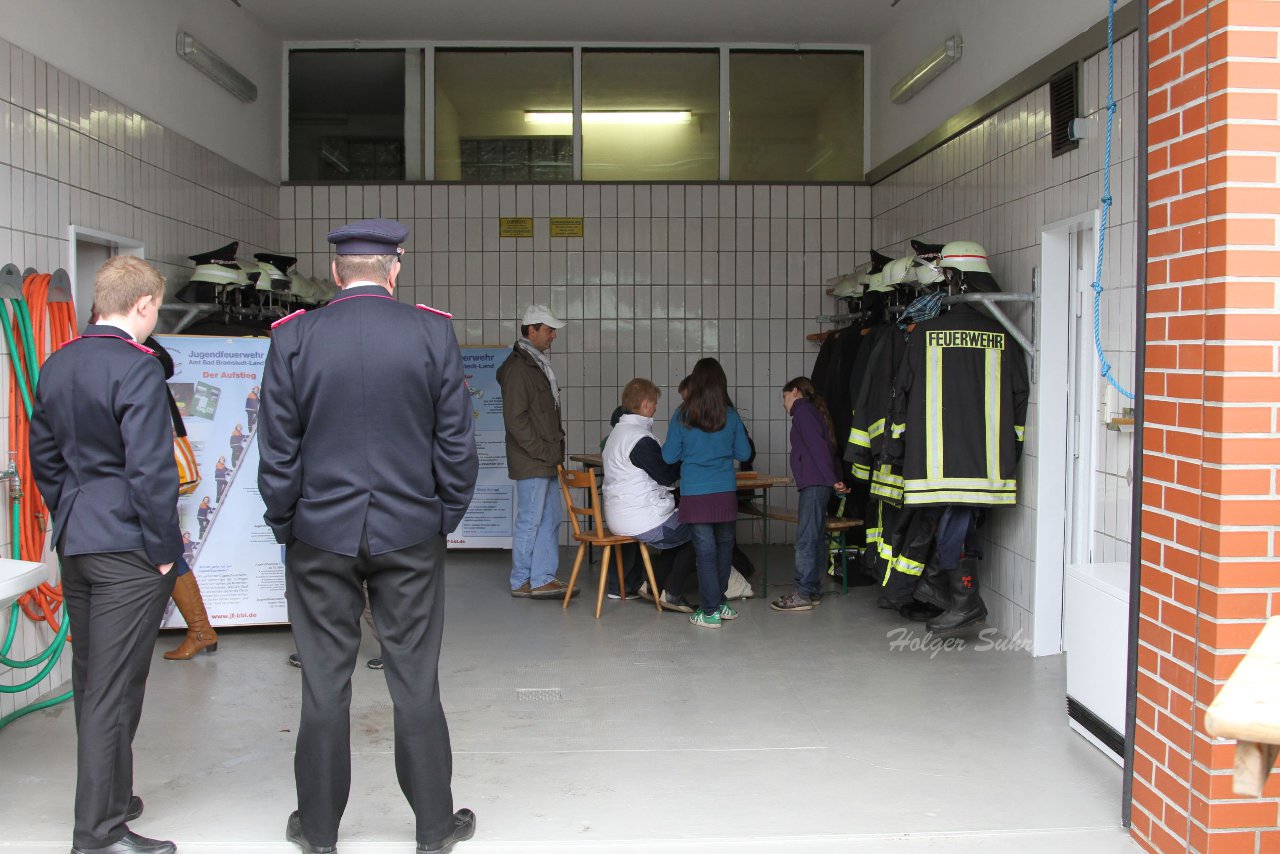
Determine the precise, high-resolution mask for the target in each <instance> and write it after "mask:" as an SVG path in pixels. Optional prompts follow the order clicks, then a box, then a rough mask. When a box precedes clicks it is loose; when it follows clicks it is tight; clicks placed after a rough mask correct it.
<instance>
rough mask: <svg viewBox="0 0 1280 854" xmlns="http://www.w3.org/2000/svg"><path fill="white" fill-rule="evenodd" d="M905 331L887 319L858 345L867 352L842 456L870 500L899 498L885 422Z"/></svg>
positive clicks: (895, 501) (898, 500)
mask: <svg viewBox="0 0 1280 854" xmlns="http://www.w3.org/2000/svg"><path fill="white" fill-rule="evenodd" d="M907 338H908V336H907V334H906V333H904V332H903V331H902V330H900V329H898V327H897V325H895V324H892V323H888V324H885V325H883V326H878V327H876V328H874V329H872V330H871V331H870V334H868V336H867V340H866V341H865V342H864V343H863V345H862V349H863V350H864V351H866V352H867V353H868V354H869V355H868V358H867V360H866V362H865V363H864V368H863V370H864V373H863V375H862V376H861V377H860V378H859V380H860V381H859V383H858V389H857V392H856V393H855V396H854V401H853V422H852V426H851V427H850V430H849V444H848V445H847V446H846V448H845V459H846V460H848V462H849V463H850V464H852V466H853V476H854V477H856V478H858V479H859V480H869V481H870V483H871V498H872V500H882V501H889V502H890V503H892V504H895V505H896V504H900V503H901V502H902V486H903V483H902V475H901V471H900V470H897V469H896V468H895V467H894V465H893V464H892V462H891V461H890V460H889V459H888V458H887V457H886V455H885V452H884V451H885V449H884V437H885V432H886V431H885V424H886V422H887V421H888V417H889V404H890V402H891V401H892V399H893V394H892V393H893V380H894V375H895V372H896V371H897V368H898V365H899V364H900V363H901V361H902V355H903V353H904V352H905V351H906V344H907Z"/></svg>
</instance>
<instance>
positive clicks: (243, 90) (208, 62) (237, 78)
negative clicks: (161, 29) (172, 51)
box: [177, 30, 258, 104]
mask: <svg viewBox="0 0 1280 854" xmlns="http://www.w3.org/2000/svg"><path fill="white" fill-rule="evenodd" d="M177 50H178V56H180V57H182V58H183V59H185V60H186V61H187V62H189V63H191V64H192V65H194V66H195V67H196V68H198V69H200V71H202V72H203V73H204V74H205V75H206V76H207V77H208V78H209V79H210V80H212V81H213V82H214V83H217V84H218V85H219V86H221V87H222V88H223V89H226V90H227V91H228V92H230V93H231V94H232V95H235V96H236V97H237V98H239V99H240V100H241V101H244V102H245V103H246V104H251V103H253V102H254V101H256V100H258V87H257V86H255V85H254V84H253V81H252V80H250V79H249V78H248V77H245V76H244V75H243V74H241V73H240V72H239V71H236V70H235V69H234V68H232V67H231V65H230V64H228V62H227V61H226V60H225V59H223V58H222V57H220V56H218V55H217V54H216V53H214V52H213V51H211V50H209V48H207V47H205V46H204V45H203V44H201V43H200V42H199V41H197V40H196V38H195V37H194V36H193V35H191V34H190V33H187V32H183V31H182V30H178V44H177Z"/></svg>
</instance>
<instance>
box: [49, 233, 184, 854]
mask: <svg viewBox="0 0 1280 854" xmlns="http://www.w3.org/2000/svg"><path fill="white" fill-rule="evenodd" d="M163 297H164V278H163V277H162V276H161V275H160V273H159V272H158V271H157V270H156V269H155V268H154V267H152V266H151V265H150V264H148V263H147V262H145V261H143V260H142V259H141V258H131V257H124V256H117V257H115V258H111V259H110V260H108V261H107V263H106V264H104V265H103V266H102V269H101V270H99V271H98V275H97V277H96V279H95V280H94V286H93V299H94V304H95V305H96V306H97V308H98V310H99V312H100V315H101V316H100V319H99V321H98V322H97V323H95V324H91V325H89V326H87V327H85V330H84V333H83V334H82V335H81V336H80V337H79V338H77V339H75V340H74V341H71V342H69V343H68V344H67V345H66V346H64V347H63V348H62V349H60V350H58V351H57V352H56V353H54V354H52V355H51V356H50V357H49V359H48V361H47V362H45V364H44V366H43V367H42V368H41V369H40V383H39V385H38V386H37V388H36V400H35V406H34V409H33V412H32V416H31V467H32V470H33V472H34V473H35V477H36V484H37V486H38V487H39V488H40V494H41V495H42V496H43V497H44V500H45V503H46V504H48V505H49V511H50V513H52V515H53V542H54V546H55V548H56V549H57V551H58V555H59V557H60V558H61V560H62V589H63V593H64V595H65V596H66V603H67V614H68V616H69V618H70V620H71V633H72V635H74V637H75V643H74V644H72V646H71V650H72V654H73V657H72V665H71V667H72V670H71V684H72V688H73V690H74V692H75V714H76V733H77V746H76V750H77V768H76V770H77V779H76V806H75V829H74V831H73V833H72V844H73V846H74V847H73V848H72V849H71V850H72V854H126V852H144V854H173V852H174V851H175V850H176V848H175V847H174V845H173V843H172V842H163V841H160V840H156V839H148V838H146V837H144V836H139V835H137V834H135V833H133V832H131V831H130V830H129V828H128V826H127V825H126V824H125V822H126V821H128V820H131V819H133V818H136V817H137V816H138V815H140V814H141V811H142V804H141V801H140V800H138V799H137V798H134V797H132V792H133V736H134V733H135V732H136V731H137V729H138V721H139V720H140V718H141V716H142V697H143V691H144V690H145V688H146V682H147V673H148V671H149V670H150V669H151V655H152V651H153V649H154V647H155V642H156V629H157V628H158V626H159V625H160V617H161V614H162V613H163V611H164V606H165V602H167V601H168V599H169V594H170V593H171V592H172V590H173V581H174V578H175V577H176V576H177V573H174V572H171V570H172V569H173V564H174V561H178V560H181V559H182V533H181V530H180V529H179V527H178V467H177V465H176V464H175V463H174V459H173V422H172V420H171V418H170V415H169V398H168V396H167V394H166V391H165V384H164V370H163V368H161V366H160V360H159V359H157V358H156V354H155V352H154V351H152V350H150V349H148V348H146V347H144V346H143V345H142V344H139V343H138V342H139V341H142V340H144V339H146V337H147V336H148V335H150V334H151V332H152V331H153V330H154V329H155V325H156V317H157V312H158V311H159V308H160V303H161V301H162V299H163Z"/></svg>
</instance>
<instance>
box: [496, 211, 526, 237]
mask: <svg viewBox="0 0 1280 854" xmlns="http://www.w3.org/2000/svg"><path fill="white" fill-rule="evenodd" d="M498 236H499V237H533V217H531V216H504V217H499V218H498Z"/></svg>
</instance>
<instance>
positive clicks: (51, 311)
mask: <svg viewBox="0 0 1280 854" xmlns="http://www.w3.org/2000/svg"><path fill="white" fill-rule="evenodd" d="M51 279H52V277H51V276H49V275H48V274H41V273H37V274H35V275H31V276H28V277H27V279H26V281H25V282H23V287H22V290H23V296H24V298H25V299H26V303H27V307H28V310H29V313H30V315H31V334H32V338H33V339H34V341H35V347H36V362H37V364H41V365H42V364H44V361H45V359H46V358H48V353H49V352H51V351H53V350H57V349H59V348H60V347H62V345H64V344H66V343H67V342H68V341H70V340H71V339H72V338H74V337H75V335H76V321H75V308H74V306H73V305H72V304H71V303H67V302H57V303H50V302H49V284H50V281H51ZM12 323H13V325H14V340H15V341H17V342H21V341H22V340H23V337H22V330H21V327H20V325H19V324H18V318H17V313H16V312H15V313H14V317H13V318H12ZM12 365H13V369H14V370H15V371H17V370H23V371H24V372H25V374H26V376H31V373H32V372H31V370H30V366H29V365H28V364H27V354H26V349H25V347H23V346H21V344H19V346H18V352H17V353H14V354H13V356H12ZM31 393H32V395H33V399H34V394H35V389H34V388H32V389H31ZM30 433H31V424H30V419H29V418H28V416H27V411H26V407H25V405H24V404H23V402H22V396H21V392H20V391H19V389H18V384H17V381H16V378H14V379H13V380H12V381H11V382H10V383H9V447H10V449H11V450H12V451H13V453H14V458H15V463H16V465H17V468H18V473H19V477H20V482H21V484H22V492H23V496H24V497H25V499H26V500H25V501H24V502H23V503H22V506H21V508H20V517H19V530H18V531H17V532H15V533H14V534H13V535H14V536H16V537H18V542H19V554H20V556H21V558H22V559H23V560H31V561H39V560H41V559H42V558H43V557H44V547H45V535H46V531H45V523H46V520H47V518H48V511H47V510H46V508H45V504H44V500H43V499H42V498H41V496H40V492H39V490H38V489H37V487H36V482H35V474H34V472H33V471H32V468H31V446H30ZM62 602H63V598H62V585H61V583H59V584H49V583H48V582H45V583H42V584H41V585H40V586H39V587H36V588H35V589H33V590H30V591H28V592H27V593H24V594H23V595H22V597H21V598H19V599H18V604H19V605H20V606H21V608H22V611H23V613H24V614H26V615H27V617H28V618H29V619H31V620H33V621H35V622H44V623H48V625H49V627H50V628H51V629H53V631H55V632H56V631H58V629H59V625H58V620H57V616H56V615H57V613H58V611H59V610H60V609H61V607H62Z"/></svg>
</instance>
